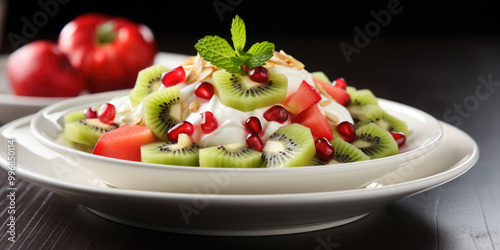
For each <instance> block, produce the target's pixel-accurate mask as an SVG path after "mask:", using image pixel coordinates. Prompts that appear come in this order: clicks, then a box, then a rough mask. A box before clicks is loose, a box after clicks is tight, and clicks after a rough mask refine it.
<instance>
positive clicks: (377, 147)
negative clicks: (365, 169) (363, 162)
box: [352, 123, 399, 159]
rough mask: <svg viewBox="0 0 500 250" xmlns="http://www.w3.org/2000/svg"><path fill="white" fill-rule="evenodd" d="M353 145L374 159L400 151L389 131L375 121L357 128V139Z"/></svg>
mask: <svg viewBox="0 0 500 250" xmlns="http://www.w3.org/2000/svg"><path fill="white" fill-rule="evenodd" d="M352 145H354V146H355V147H357V148H359V149H360V150H361V151H363V152H364V153H365V154H366V155H368V156H369V157H370V158H372V159H375V158H381V157H386V156H391V155H395V154H397V153H399V149H398V144H397V143H396V141H395V140H394V138H393V137H392V135H391V134H390V133H389V131H387V130H385V129H383V128H381V127H380V126H379V125H377V124H375V123H368V124H365V125H362V126H360V127H359V128H358V129H356V140H355V141H354V142H353V143H352Z"/></svg>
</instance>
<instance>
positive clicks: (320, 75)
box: [311, 71, 332, 83]
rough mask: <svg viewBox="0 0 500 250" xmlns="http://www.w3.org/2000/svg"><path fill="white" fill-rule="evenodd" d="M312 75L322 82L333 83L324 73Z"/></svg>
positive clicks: (313, 73) (318, 72)
mask: <svg viewBox="0 0 500 250" xmlns="http://www.w3.org/2000/svg"><path fill="white" fill-rule="evenodd" d="M311 75H312V76H313V77H314V78H316V79H318V80H320V81H323V82H327V83H332V81H330V79H328V76H326V74H325V73H324V72H322V71H316V72H312V73H311Z"/></svg>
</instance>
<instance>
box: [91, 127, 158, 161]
mask: <svg viewBox="0 0 500 250" xmlns="http://www.w3.org/2000/svg"><path fill="white" fill-rule="evenodd" d="M155 141H156V138H155V136H154V135H153V133H152V132H151V130H149V128H148V127H146V126H140V125H127V126H123V127H120V128H117V129H115V130H112V131H109V132H107V133H106V134H104V135H102V136H101V138H99V140H98V141H97V144H96V145H95V148H94V151H93V152H92V153H93V154H95V155H102V156H107V157H111V158H116V159H122V160H129V161H141V146H142V145H144V144H148V143H151V142H155Z"/></svg>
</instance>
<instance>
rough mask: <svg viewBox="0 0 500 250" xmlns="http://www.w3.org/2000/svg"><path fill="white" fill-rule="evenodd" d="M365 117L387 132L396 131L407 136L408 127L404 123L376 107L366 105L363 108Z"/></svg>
mask: <svg viewBox="0 0 500 250" xmlns="http://www.w3.org/2000/svg"><path fill="white" fill-rule="evenodd" d="M363 113H364V115H365V117H366V118H367V119H368V120H369V121H371V122H373V123H376V124H377V125H379V126H380V127H382V128H383V129H385V130H387V131H390V132H392V131H397V132H401V133H403V134H405V135H406V136H408V135H409V131H408V126H407V125H406V123H405V122H403V121H401V120H399V119H398V118H396V117H394V116H392V115H390V114H388V113H387V112H386V111H385V110H383V109H382V108H381V107H379V106H378V105H366V106H364V107H363Z"/></svg>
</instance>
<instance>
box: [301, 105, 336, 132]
mask: <svg viewBox="0 0 500 250" xmlns="http://www.w3.org/2000/svg"><path fill="white" fill-rule="evenodd" d="M292 122H295V123H300V124H302V125H304V126H306V127H308V128H310V129H311V133H312V135H313V137H314V139H315V140H316V139H317V138H320V137H325V138H326V139H327V140H328V141H330V140H332V139H333V130H332V127H331V125H330V123H329V122H328V119H327V118H326V116H325V115H323V114H322V113H321V111H320V110H319V107H318V105H312V106H311V107H309V108H308V109H306V110H305V111H304V112H302V113H300V114H298V115H297V116H295V117H293V118H292Z"/></svg>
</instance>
